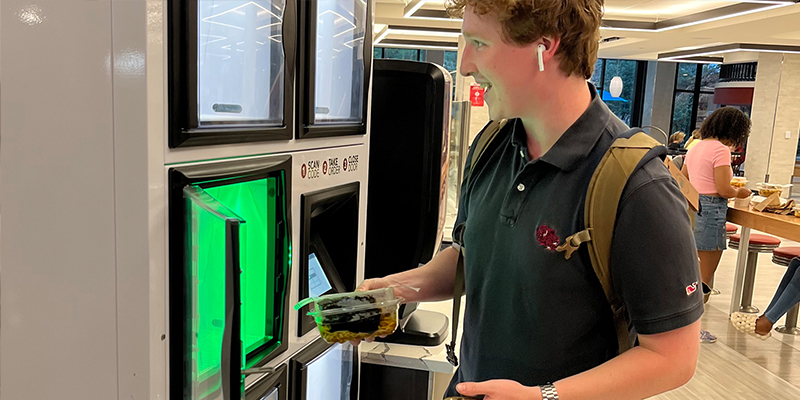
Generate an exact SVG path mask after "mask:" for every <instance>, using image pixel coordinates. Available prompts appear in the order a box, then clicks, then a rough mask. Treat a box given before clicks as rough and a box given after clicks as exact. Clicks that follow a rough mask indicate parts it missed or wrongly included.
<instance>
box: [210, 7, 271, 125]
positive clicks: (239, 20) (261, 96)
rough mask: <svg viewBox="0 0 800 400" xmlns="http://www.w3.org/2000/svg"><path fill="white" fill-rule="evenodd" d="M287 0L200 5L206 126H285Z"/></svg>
mask: <svg viewBox="0 0 800 400" xmlns="http://www.w3.org/2000/svg"><path fill="white" fill-rule="evenodd" d="M283 14H284V1H283V0H271V1H270V0H199V1H198V12H197V27H198V29H197V33H198V37H197V40H198V54H197V68H198V79H197V94H198V95H197V102H198V104H197V106H198V107H197V111H198V116H197V117H198V121H199V124H200V126H208V125H236V124H256V125H263V126H281V125H283V124H284V120H283V118H284V107H285V105H284V90H285V85H284V81H285V79H286V78H285V72H284V61H285V54H284V49H283V31H282V30H283V18H284V15H283Z"/></svg>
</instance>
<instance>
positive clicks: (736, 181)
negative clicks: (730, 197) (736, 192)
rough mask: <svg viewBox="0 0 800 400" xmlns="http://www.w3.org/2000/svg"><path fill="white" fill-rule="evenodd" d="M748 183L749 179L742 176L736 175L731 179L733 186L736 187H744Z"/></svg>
mask: <svg viewBox="0 0 800 400" xmlns="http://www.w3.org/2000/svg"><path fill="white" fill-rule="evenodd" d="M746 185H747V179H744V178H743V177H741V176H736V177H733V179H731V186H733V187H735V188H743V187H745V186H746Z"/></svg>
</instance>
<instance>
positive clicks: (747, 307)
mask: <svg viewBox="0 0 800 400" xmlns="http://www.w3.org/2000/svg"><path fill="white" fill-rule="evenodd" d="M739 240H741V236H740V235H739V234H736V235H731V240H730V243H729V247H730V248H732V249H736V250H739ZM780 245H781V240H780V239H778V238H775V237H772V236H769V235H760V234H757V233H753V234H750V246H749V248H748V249H747V264H746V268H745V272H744V286H743V288H742V304H741V307H739V311H741V312H746V313H757V312H758V308H756V307H753V288H754V287H755V284H756V264H757V263H758V253H772V250H773V249H775V248H777V247H778V246H780Z"/></svg>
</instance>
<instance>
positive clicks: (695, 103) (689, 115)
mask: <svg viewBox="0 0 800 400" xmlns="http://www.w3.org/2000/svg"><path fill="white" fill-rule="evenodd" d="M719 73H720V65H719V64H693V63H680V64H678V68H677V71H676V76H675V94H674V97H673V105H672V124H671V126H670V133H675V132H678V131H681V132H684V133H686V138H687V140H688V138H689V137H690V136H691V133H692V131H694V130H695V129H697V128H699V127H700V125H702V124H703V121H705V119H706V117H708V115H709V114H711V113H712V112H713V111H714V110H716V109H717V108H719V107H720V106H719V105H717V104H714V88H715V87H716V85H717V82H718V81H719Z"/></svg>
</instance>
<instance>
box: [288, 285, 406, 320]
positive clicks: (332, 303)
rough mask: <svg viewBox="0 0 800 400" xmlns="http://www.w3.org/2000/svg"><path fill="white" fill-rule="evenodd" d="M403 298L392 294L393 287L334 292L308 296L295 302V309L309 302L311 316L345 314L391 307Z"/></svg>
mask: <svg viewBox="0 0 800 400" xmlns="http://www.w3.org/2000/svg"><path fill="white" fill-rule="evenodd" d="M402 302H403V299H402V298H399V297H396V296H395V295H394V288H393V287H391V286H390V287H385V288H382V289H375V290H369V291H364V292H349V293H334V294H329V295H325V296H320V297H309V298H307V299H304V300H302V301H300V302H299V303H297V304H296V305H295V306H294V309H295V310H300V308H302V307H303V306H305V305H306V304H309V303H314V310H313V311H311V312H309V313H308V315H311V316H329V315H339V314H347V313H352V312H356V311H364V310H370V309H377V308H384V307H393V306H397V305H398V304H400V303H402Z"/></svg>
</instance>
